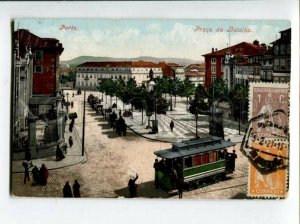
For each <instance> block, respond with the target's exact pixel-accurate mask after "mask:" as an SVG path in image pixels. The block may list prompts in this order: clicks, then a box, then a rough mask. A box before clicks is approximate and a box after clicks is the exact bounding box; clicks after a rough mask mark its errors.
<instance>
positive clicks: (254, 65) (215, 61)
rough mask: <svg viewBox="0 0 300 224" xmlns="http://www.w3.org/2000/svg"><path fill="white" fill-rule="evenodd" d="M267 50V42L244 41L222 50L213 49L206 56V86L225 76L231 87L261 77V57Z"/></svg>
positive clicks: (245, 83)
mask: <svg viewBox="0 0 300 224" xmlns="http://www.w3.org/2000/svg"><path fill="white" fill-rule="evenodd" d="M265 51H266V45H265V44H261V45H260V44H259V42H258V41H254V42H253V43H247V42H242V43H239V44H237V45H234V46H231V47H228V48H224V49H221V50H217V49H213V50H212V52H211V53H209V54H205V55H203V56H204V57H205V65H206V68H205V86H206V87H209V86H210V85H211V84H212V83H213V82H214V80H215V79H217V78H223V79H224V80H225V82H227V85H228V88H229V89H231V88H232V87H233V86H234V84H235V83H241V84H244V85H247V84H248V82H249V81H252V80H256V79H259V78H260V71H259V67H260V64H259V58H260V56H261V55H262V54H263V53H264V52H265Z"/></svg>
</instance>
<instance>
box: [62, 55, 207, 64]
mask: <svg viewBox="0 0 300 224" xmlns="http://www.w3.org/2000/svg"><path fill="white" fill-rule="evenodd" d="M88 61H90V62H95V61H152V62H155V63H158V62H161V61H166V62H168V63H176V64H179V65H189V64H196V63H201V62H202V61H200V60H199V61H196V60H191V59H185V58H156V57H148V56H142V57H137V58H112V57H94V56H80V57H77V58H74V59H72V60H69V61H61V64H68V65H69V66H70V67H76V66H77V65H80V64H82V63H85V62H88Z"/></svg>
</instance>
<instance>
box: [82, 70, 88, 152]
mask: <svg viewBox="0 0 300 224" xmlns="http://www.w3.org/2000/svg"><path fill="white" fill-rule="evenodd" d="M84 80H85V81H86V82H87V81H88V80H89V77H88V76H86V77H85V78H84ZM85 92H86V88H84V89H83V119H82V151H81V156H83V155H84V137H85Z"/></svg>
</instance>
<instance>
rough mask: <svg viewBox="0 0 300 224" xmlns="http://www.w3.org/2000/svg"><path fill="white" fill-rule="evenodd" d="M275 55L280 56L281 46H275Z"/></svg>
mask: <svg viewBox="0 0 300 224" xmlns="http://www.w3.org/2000/svg"><path fill="white" fill-rule="evenodd" d="M274 54H275V55H278V54H279V46H278V45H275V46H274Z"/></svg>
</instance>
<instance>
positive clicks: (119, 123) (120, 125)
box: [108, 111, 127, 136]
mask: <svg viewBox="0 0 300 224" xmlns="http://www.w3.org/2000/svg"><path fill="white" fill-rule="evenodd" d="M108 122H109V124H110V127H111V128H112V129H113V130H115V131H116V133H117V134H118V135H119V136H121V135H124V136H126V134H127V132H126V131H127V125H126V122H125V120H124V118H123V117H122V115H121V112H120V113H119V119H118V115H117V114H116V113H115V111H112V112H111V113H109V115H108Z"/></svg>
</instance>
